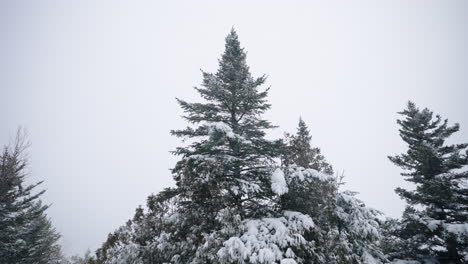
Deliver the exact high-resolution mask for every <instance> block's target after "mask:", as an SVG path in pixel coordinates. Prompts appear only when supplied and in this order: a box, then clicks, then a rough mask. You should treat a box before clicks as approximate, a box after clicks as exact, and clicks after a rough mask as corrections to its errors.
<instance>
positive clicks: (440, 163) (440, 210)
mask: <svg viewBox="0 0 468 264" xmlns="http://www.w3.org/2000/svg"><path fill="white" fill-rule="evenodd" d="M399 114H400V115H402V116H403V118H402V119H399V120H398V121H397V122H398V124H399V125H400V130H399V131H400V136H401V138H402V139H403V141H404V142H405V143H407V144H408V150H407V151H406V153H403V154H400V155H397V156H393V157H389V159H390V160H391V161H392V162H393V163H394V164H395V165H397V166H399V167H401V168H402V169H404V170H405V172H404V173H402V174H401V175H402V176H403V177H404V178H405V180H407V181H409V182H412V183H414V184H415V185H416V188H415V189H414V190H406V189H403V188H397V189H396V192H397V193H398V194H399V195H400V196H401V197H402V198H403V199H405V200H406V201H407V202H408V204H409V205H408V207H407V209H406V210H405V213H404V214H403V219H402V226H403V227H402V228H401V229H399V230H398V235H399V237H400V238H401V239H402V242H403V243H405V247H404V248H406V256H407V257H408V256H409V255H411V257H415V256H417V257H419V258H420V259H423V258H435V259H437V260H438V261H440V262H441V263H468V171H467V170H466V165H468V151H466V148H467V147H468V144H452V145H449V144H446V143H445V141H446V140H447V139H448V138H449V137H450V136H451V135H452V134H454V133H455V132H457V131H458V130H459V125H458V124H455V125H453V126H449V125H448V121H447V119H445V120H442V118H441V117H440V116H439V115H436V116H434V114H433V112H432V111H430V110H429V109H427V108H425V109H423V110H420V109H419V108H417V107H416V105H415V104H414V103H413V102H409V103H408V106H407V108H406V109H405V110H403V111H402V112H400V113H399ZM403 253H405V252H403ZM403 255H405V254H403Z"/></svg>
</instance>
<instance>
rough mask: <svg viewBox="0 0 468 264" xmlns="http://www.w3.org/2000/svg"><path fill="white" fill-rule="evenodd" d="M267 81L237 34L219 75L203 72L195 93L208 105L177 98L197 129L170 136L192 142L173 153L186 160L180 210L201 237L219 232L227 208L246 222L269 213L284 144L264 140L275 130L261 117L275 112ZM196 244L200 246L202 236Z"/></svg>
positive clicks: (179, 173) (178, 176)
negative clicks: (252, 63)
mask: <svg viewBox="0 0 468 264" xmlns="http://www.w3.org/2000/svg"><path fill="white" fill-rule="evenodd" d="M265 80H266V77H265V76H261V77H258V78H254V77H253V76H252V75H251V73H250V70H249V67H248V66H247V64H246V52H245V51H244V49H243V48H241V46H240V42H239V39H238V35H237V33H236V31H235V30H234V29H232V30H231V32H230V33H229V35H228V36H227V37H226V43H225V51H224V53H223V54H222V56H221V59H220V60H219V69H218V71H217V72H216V73H214V74H213V73H207V72H203V83H202V86H201V87H196V88H195V89H196V91H197V92H198V93H199V94H200V96H201V97H202V98H203V99H204V100H205V101H204V102H200V103H189V102H186V101H184V100H181V99H177V101H178V102H179V104H180V106H181V107H182V109H183V110H184V112H185V115H184V118H185V119H186V120H187V121H188V122H189V123H190V124H191V125H192V126H189V127H187V128H185V129H182V130H174V131H172V132H171V133H172V134H173V135H175V136H178V137H182V138H184V139H186V140H187V139H191V140H192V142H191V144H189V145H188V146H185V147H179V148H177V149H176V151H174V154H176V155H178V156H180V157H181V160H180V161H179V162H178V163H177V164H176V166H175V168H174V169H173V173H174V175H175V177H174V178H175V181H176V184H177V187H178V192H179V194H180V198H181V206H182V207H183V208H186V209H187V211H186V212H187V214H190V215H191V217H190V219H191V221H193V222H191V221H189V222H188V223H189V225H191V226H194V225H195V226H197V227H198V228H199V229H200V230H197V232H200V233H203V232H209V231H211V230H214V229H215V228H218V227H219V225H220V221H218V220H216V219H217V217H219V212H220V210H222V209H226V208H227V209H228V210H230V211H231V213H232V214H234V215H236V217H239V218H240V219H241V220H242V219H246V218H248V217H254V216H255V217H258V216H262V215H265V214H267V213H268V211H269V210H270V208H269V206H266V205H267V203H268V202H269V200H270V199H269V198H268V197H269V194H270V193H271V189H270V187H269V182H270V174H271V168H272V164H273V159H274V158H275V157H277V156H278V155H279V151H280V143H279V141H270V140H267V139H265V131H267V130H268V129H271V128H273V127H274V126H273V125H271V124H270V122H269V121H267V120H265V119H262V117H261V114H263V113H264V112H265V111H266V110H268V109H269V108H270V104H268V103H267V101H266V97H267V94H268V88H267V89H262V88H261V86H262V84H264V82H265ZM188 228H189V227H188ZM189 229H190V228H189ZM193 239H194V241H193V243H197V241H195V240H200V239H201V237H197V238H193Z"/></svg>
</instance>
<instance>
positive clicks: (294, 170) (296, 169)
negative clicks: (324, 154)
mask: <svg viewBox="0 0 468 264" xmlns="http://www.w3.org/2000/svg"><path fill="white" fill-rule="evenodd" d="M288 170H289V178H290V179H291V180H294V179H297V180H300V181H304V180H307V179H317V180H320V181H323V182H326V181H335V180H336V178H335V176H333V175H328V174H325V173H321V172H318V171H317V170H314V169H306V168H303V167H300V166H296V165H291V166H289V167H288Z"/></svg>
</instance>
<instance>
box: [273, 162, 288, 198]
mask: <svg viewBox="0 0 468 264" xmlns="http://www.w3.org/2000/svg"><path fill="white" fill-rule="evenodd" d="M271 190H272V191H273V192H274V193H276V194H277V195H282V194H285V193H287V192H288V186H287V184H286V179H285V178H284V173H283V170H281V169H280V168H277V169H276V170H275V171H273V173H272V174H271Z"/></svg>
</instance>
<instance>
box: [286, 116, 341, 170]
mask: <svg viewBox="0 0 468 264" xmlns="http://www.w3.org/2000/svg"><path fill="white" fill-rule="evenodd" d="M311 140H312V136H311V135H310V130H309V128H308V127H307V125H306V123H305V122H304V121H303V120H302V118H299V125H298V127H297V131H296V134H294V135H290V134H286V140H285V141H286V153H285V154H284V155H283V161H284V162H285V163H286V165H287V164H288V163H294V164H296V165H297V166H300V167H304V168H310V169H314V170H317V171H319V172H322V173H326V174H330V175H333V167H332V166H331V165H330V164H329V163H328V162H327V161H326V159H325V157H324V156H323V155H322V153H321V150H320V148H318V147H312V146H311V145H310V141H311Z"/></svg>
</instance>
